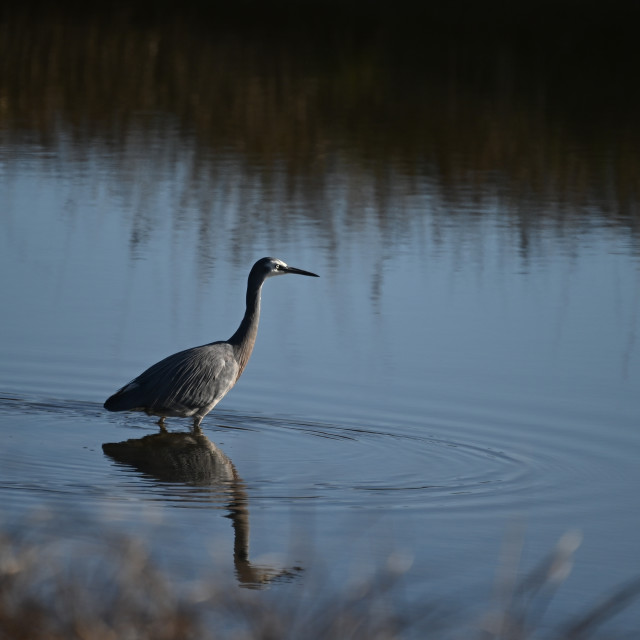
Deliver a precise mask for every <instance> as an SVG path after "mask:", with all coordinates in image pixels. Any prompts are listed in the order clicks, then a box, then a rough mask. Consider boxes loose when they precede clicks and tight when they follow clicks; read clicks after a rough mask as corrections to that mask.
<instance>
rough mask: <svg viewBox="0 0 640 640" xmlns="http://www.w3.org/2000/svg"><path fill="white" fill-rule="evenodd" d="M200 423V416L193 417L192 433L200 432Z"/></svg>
mask: <svg viewBox="0 0 640 640" xmlns="http://www.w3.org/2000/svg"><path fill="white" fill-rule="evenodd" d="M201 422H202V416H194V418H193V430H194V431H202V427H201V426H200V423H201Z"/></svg>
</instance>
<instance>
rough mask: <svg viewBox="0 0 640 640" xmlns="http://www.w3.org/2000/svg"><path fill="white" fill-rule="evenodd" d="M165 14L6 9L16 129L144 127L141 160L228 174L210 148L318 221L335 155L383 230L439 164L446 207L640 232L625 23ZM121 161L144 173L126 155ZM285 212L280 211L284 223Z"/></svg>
mask: <svg viewBox="0 0 640 640" xmlns="http://www.w3.org/2000/svg"><path fill="white" fill-rule="evenodd" d="M196 6H198V5H196ZM354 6H357V5H354ZM192 13H193V12H192ZM213 13H214V14H215V12H213ZM525 13H526V12H525ZM529 13H530V12H529ZM194 15H196V16H197V12H195V14H194ZM307 17H308V16H307ZM423 17H424V16H423ZM155 18H156V19H149V20H133V19H132V18H131V15H130V14H129V13H126V12H124V13H116V14H115V17H113V16H109V17H108V19H107V18H105V15H97V16H92V15H91V14H87V15H83V16H78V15H76V14H73V13H72V14H68V13H60V14H57V13H48V14H47V15H46V18H45V19H43V18H42V17H40V18H39V19H37V20H35V19H33V17H32V14H29V13H28V12H25V13H24V14H21V13H20V11H19V10H17V11H16V12H15V13H14V14H13V15H12V16H11V18H10V19H6V20H5V21H4V22H2V24H1V25H0V70H1V72H0V93H1V98H0V119H1V122H2V125H1V128H0V136H1V137H2V141H3V142H4V144H5V145H6V144H9V145H11V144H14V145H15V144H18V145H19V144H20V143H21V141H22V140H24V139H25V135H26V136H28V137H29V138H30V139H32V138H33V137H34V136H35V137H36V138H37V141H38V142H39V143H40V144H42V145H44V146H45V147H50V148H51V149H52V150H53V151H56V149H57V148H58V145H59V144H60V137H61V135H64V136H66V137H68V138H69V139H70V140H71V141H72V142H73V143H75V144H73V150H72V153H75V154H77V155H78V157H79V159H81V157H82V155H83V153H85V151H86V146H87V144H88V143H90V142H92V143H98V142H101V143H105V144H106V145H107V146H108V148H109V149H111V150H112V151H114V152H115V155H116V156H117V155H118V151H119V150H120V149H121V148H123V147H125V146H127V145H131V144H132V138H133V139H134V140H135V141H137V145H138V148H139V154H140V156H141V157H143V158H144V157H146V158H149V157H150V156H153V158H152V159H153V161H154V162H165V163H166V164H167V168H168V169H169V170H170V167H171V163H173V162H175V154H176V149H177V148H178V147H180V146H182V147H188V148H189V149H190V150H191V152H192V162H191V167H190V176H189V177H188V180H189V181H190V182H191V184H192V185H197V184H202V182H203V180H204V181H207V180H209V181H210V180H214V179H215V177H216V176H215V173H216V170H217V169H216V163H215V162H212V158H214V157H215V158H219V157H220V156H221V155H224V154H226V153H229V152H233V153H235V154H238V157H239V158H242V162H243V165H244V166H243V167H242V170H243V172H244V173H245V174H249V175H254V176H259V177H260V180H261V181H262V184H263V185H265V187H267V188H268V187H269V186H270V185H271V186H272V187H273V188H274V189H280V190H282V200H285V201H303V202H304V204H305V206H304V207H303V210H304V212H305V215H307V216H309V217H310V218H311V219H312V220H321V219H326V217H327V216H330V215H332V214H331V213H330V206H329V205H330V203H329V202H328V200H327V196H326V194H327V191H328V190H329V189H330V188H332V187H333V186H334V185H333V184H332V183H331V182H330V180H334V172H335V168H336V167H339V168H340V170H341V171H342V172H343V174H344V182H345V185H346V188H347V189H348V192H349V196H348V200H349V203H350V210H349V219H350V223H351V224H353V225H354V227H355V228H357V225H358V221H359V220H361V219H363V218H365V217H366V216H368V215H369V214H368V213H367V212H366V211H365V209H366V208H367V207H366V206H363V205H364V203H363V198H362V196H361V194H360V193H359V190H358V185H359V183H360V182H361V178H362V176H366V177H367V178H370V179H372V180H373V181H374V183H375V185H376V187H375V193H374V194H373V195H374V199H375V202H376V205H375V208H376V214H377V217H378V223H379V224H380V226H381V228H382V230H383V231H384V229H385V226H386V225H397V224H398V216H397V215H395V216H393V219H392V220H391V221H390V215H391V214H390V213H389V210H390V209H392V208H393V206H395V205H394V204H392V203H393V189H394V188H395V186H394V185H396V184H397V183H398V178H401V179H402V182H403V190H404V191H405V192H409V193H410V192H411V191H412V190H416V191H417V190H419V189H420V186H419V184H420V181H421V180H424V179H428V180H429V181H430V183H431V184H432V185H433V189H434V191H435V193H437V194H438V198H439V201H440V202H441V206H442V207H443V208H445V209H446V212H445V213H444V215H445V216H450V215H455V212H456V211H457V210H459V209H460V208H461V207H463V206H466V207H467V208H468V203H469V202H474V199H475V201H477V202H480V201H482V200H483V199H486V198H488V197H491V198H499V199H500V200H501V201H502V202H506V203H507V205H508V207H509V209H510V215H511V216H512V217H513V219H514V221H515V223H516V224H517V225H518V226H519V227H520V229H521V233H524V234H525V235H526V234H528V233H530V232H531V230H532V229H535V227H536V226H537V225H538V224H539V221H540V219H541V218H544V219H547V220H551V221H552V222H553V223H555V224H557V225H558V226H559V227H561V228H566V227H567V225H568V226H571V225H573V224H578V225H579V224H580V223H581V220H583V219H584V216H585V215H587V216H588V215H591V213H592V212H593V209H594V208H595V209H597V214H598V215H604V216H605V217H606V218H607V219H608V220H609V221H612V222H614V223H616V224H619V225H621V226H622V227H624V228H628V229H630V230H631V231H632V232H633V233H634V234H637V232H638V227H639V224H638V221H639V218H640V213H639V210H638V200H639V197H640V185H639V181H638V179H637V176H638V175H640V124H639V122H638V119H637V117H636V115H635V114H636V113H637V107H638V106H640V105H639V104H638V103H640V97H639V92H638V90H637V88H635V89H634V87H635V81H634V80H633V78H634V73H630V74H628V75H627V74H625V73H624V69H627V70H629V71H631V70H635V69H636V64H635V63H636V61H635V59H634V58H633V57H632V56H630V54H629V51H630V50H631V49H625V48H624V47H621V46H620V45H619V43H618V46H617V47H613V46H612V43H616V42H618V41H621V40H622V39H623V38H624V37H625V36H624V33H623V34H622V36H620V37H618V38H617V39H616V36H615V32H613V33H612V34H610V35H609V36H608V39H607V38H605V37H604V36H602V33H603V32H602V31H597V30H595V27H596V26H597V25H595V24H591V23H589V22H587V27H585V25H584V24H582V23H580V24H579V25H578V27H577V28H576V30H577V32H579V37H578V36H576V35H575V33H574V34H572V37H570V35H571V34H569V33H568V32H566V33H565V32H562V31H561V29H558V32H557V33H553V34H549V33H541V34H538V35H537V36H536V34H535V33H534V28H533V27H532V29H531V31H532V33H529V34H528V39H527V38H526V39H525V41H524V44H523V43H522V42H520V41H518V37H517V34H516V33H515V32H514V34H512V35H511V36H510V37H506V38H505V37H504V32H506V33H507V34H509V33H510V31H509V25H507V26H506V27H504V26H503V31H502V32H500V33H499V32H498V31H490V32H487V33H486V34H485V35H482V34H481V33H479V32H474V31H473V30H472V29H470V28H469V25H468V24H467V25H466V26H465V29H461V30H460V31H459V32H458V31H456V30H455V29H452V28H451V25H450V24H449V22H448V20H450V18H451V16H450V15H449V16H446V20H445V21H446V22H447V29H445V31H444V32H443V30H442V25H438V24H432V26H431V27H430V28H428V29H427V30H426V31H424V30H421V29H419V28H417V27H415V28H410V27H409V25H407V24H405V25H403V26H399V25H398V24H395V25H394V28H393V29H391V28H388V29H387V28H385V27H384V24H383V22H382V21H380V22H378V23H375V28H369V27H371V25H368V26H367V25H364V26H363V24H362V23H361V22H359V21H357V20H355V21H354V23H353V24H351V27H353V28H351V29H350V28H349V27H350V23H348V22H347V24H346V26H345V25H344V24H343V25H342V29H334V30H331V31H329V32H328V33H325V32H322V29H321V28H316V29H314V28H312V27H309V23H308V21H305V19H304V16H302V17H301V16H298V18H299V19H300V23H296V24H295V25H293V26H291V28H290V29H288V30H287V29H278V30H274V29H273V24H271V25H270V28H269V29H267V28H256V24H252V25H250V27H247V28H243V27H242V26H239V24H238V22H237V21H236V22H234V21H229V20H227V21H225V22H220V21H216V20H215V19H214V18H213V17H212V15H211V14H207V15H206V20H202V21H198V20H197V19H196V20H193V19H186V18H184V17H183V16H181V14H179V13H177V14H175V15H174V14H172V13H168V14H166V15H163V16H162V19H157V16H155ZM192 18H193V15H192ZM512 19H513V20H514V21H515V22H514V25H515V24H519V23H518V20H521V19H522V16H512ZM274 22H275V19H274ZM374 22H375V21H374ZM490 22H491V21H490V20H489V19H486V16H485V22H484V23H483V24H484V27H486V25H487V24H489V23H490ZM544 23H545V21H544V20H543V19H542V18H540V17H539V18H538V22H537V24H544ZM563 24H564V23H563ZM567 24H571V23H570V22H567ZM296 25H297V26H296ZM303 25H307V26H306V27H305V28H302V26H303ZM354 25H355V26H354ZM356 27H357V28H356ZM513 28H514V29H515V26H514V27H513ZM581 28H582V31H580V29H581ZM443 33H444V34H445V35H442V34H443ZM438 34H439V35H438ZM598 34H599V35H598ZM552 36H553V37H552ZM596 36H597V39H596ZM594 48H595V49H596V51H594ZM606 55H608V56H610V57H608V58H607V60H606V61H603V60H602V57H603V56H606ZM169 133H170V134H171V136H177V139H175V140H174V141H173V142H174V147H173V148H171V147H170V146H169V147H165V142H166V141H167V138H168V137H169ZM162 149H164V151H161V150H162ZM156 152H159V153H156ZM115 162H116V164H117V163H118V160H117V159H116V161H115ZM124 175H126V176H128V177H129V179H130V180H132V181H135V180H136V176H135V174H134V175H133V176H132V173H131V167H130V166H128V167H126V169H123V176H124ZM138 178H139V176H138ZM138 181H139V180H138ZM203 200H204V199H203ZM205 204H206V202H204V201H203V205H205ZM277 209H278V210H277V211H274V212H273V215H274V216H276V219H275V220H270V219H267V220H266V223H267V224H269V223H270V222H277V223H278V224H279V225H280V226H282V223H283V222H286V216H287V215H289V213H288V211H287V209H286V208H283V207H278V208H277ZM572 216H573V217H574V218H575V219H572ZM203 224H204V225H206V222H203ZM523 244H524V245H525V246H526V244H527V239H526V238H525V240H524V243H523Z"/></svg>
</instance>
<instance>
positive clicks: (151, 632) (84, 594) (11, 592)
mask: <svg viewBox="0 0 640 640" xmlns="http://www.w3.org/2000/svg"><path fill="white" fill-rule="evenodd" d="M521 543H522V540H521V538H519V537H518V536H514V535H511V536H510V537H508V538H507V540H506V542H505V545H504V551H503V557H502V559H501V561H500V562H499V568H498V572H497V578H496V582H495V585H494V592H495V593H494V603H493V606H492V607H491V609H490V610H489V611H487V612H486V614H484V615H481V616H479V617H478V616H477V614H475V613H471V612H470V611H469V610H468V609H467V608H466V605H465V606H462V607H461V606H460V605H456V603H453V602H445V600H444V599H437V598H434V600H433V601H432V602H420V603H414V605H413V606H407V602H406V600H405V599H404V596H403V590H402V576H403V573H404V572H405V571H406V570H407V569H408V567H409V564H407V563H405V562H403V561H402V559H401V558H400V560H398V558H397V557H395V556H393V555H392V556H391V557H390V558H389V560H388V562H387V563H386V566H384V567H381V568H380V570H378V571H376V572H375V573H374V574H373V575H369V577H368V578H367V579H365V580H359V581H355V582H354V583H352V584H349V585H346V586H345V587H344V589H342V590H340V591H339V592H338V593H327V591H328V590H327V589H324V590H323V589H320V590H319V591H318V594H321V595H318V594H317V593H316V591H315V586H318V585H315V586H312V585H310V584H305V583H304V581H302V582H300V583H299V584H296V587H295V588H296V593H299V596H300V597H299V598H297V597H296V598H291V590H289V591H288V594H289V595H288V596H285V597H282V595H279V592H278V590H277V589H272V590H271V591H270V592H269V591H263V592H256V591H247V590H242V589H238V588H236V587H235V585H232V584H228V583H225V581H224V580H220V581H216V580H214V579H212V578H209V579H204V580H199V581H196V582H193V583H190V584H184V583H177V582H175V581H173V580H172V579H171V578H170V577H169V575H167V574H166V573H163V572H162V571H161V570H160V569H159V568H158V567H157V566H156V564H155V563H154V562H153V561H152V559H151V557H150V555H149V553H148V551H147V549H146V547H145V545H144V544H143V543H141V542H140V541H139V540H136V539H131V538H124V537H110V538H109V537H108V536H106V535H104V536H103V538H102V539H101V540H94V541H92V542H91V543H86V544H80V545H78V544H75V543H74V544H69V543H65V542H63V541H60V540H58V541H50V542H43V541H42V537H41V536H34V535H33V532H32V530H28V529H26V528H25V529H22V530H21V529H20V528H14V529H13V530H12V531H5V532H3V533H2V534H0V638H2V639H3V640H27V639H28V640H38V639H41V638H42V639H44V638H46V639H47V640H63V639H64V640H74V639H78V640H79V639H82V640H85V639H91V640H112V639H115V638H117V639H118V640H126V639H132V640H133V639H135V640H146V639H149V640H151V639H153V640H178V639H180V640H188V639H191V638H193V639H196V638H197V639H199V640H207V639H209V638H233V639H236V638H241V639H252V640H253V639H255V640H270V639H276V638H277V639H280V638H282V639H289V638H290V639H294V638H308V639H315V638H317V639H318V640H319V639H329V638H340V639H345V638H363V639H365V638H366V639H367V640H388V639H395V638H418V637H419V638H426V639H429V638H439V639H440V638H443V639H444V638H447V639H448V638H452V639H453V638H477V639H478V640H524V639H527V638H553V639H554V640H587V639H596V638H607V639H608V640H610V639H611V638H623V637H625V636H623V635H615V634H614V635H612V633H611V631H610V630H608V631H607V630H606V629H607V627H606V623H607V622H610V621H611V618H613V616H614V615H615V614H616V613H617V612H618V611H620V610H621V609H623V608H625V607H627V606H629V605H631V604H632V603H635V602H637V599H638V596H639V595H640V579H635V580H633V581H630V582H629V583H628V584H625V585H623V586H621V587H620V588H619V589H618V590H617V591H615V592H614V593H610V594H607V595H606V597H605V598H603V599H602V601H601V602H600V603H597V604H596V605H595V606H592V607H591V608H590V609H589V610H588V611H586V612H584V613H583V614H582V615H580V616H579V617H577V618H574V619H570V620H567V621H566V623H564V624H563V625H561V627H559V628H557V629H554V630H548V627H545V626H544V611H545V609H546V607H547V606H548V604H549V602H550V601H551V599H552V598H553V594H554V593H555V591H556V590H557V589H558V588H560V586H561V585H562V583H563V581H564V579H565V578H566V577H567V576H568V574H569V573H570V570H571V564H572V561H573V553H574V551H575V550H576V548H577V546H578V545H579V543H580V536H579V535H578V534H575V533H570V534H567V535H565V536H564V537H563V538H562V539H561V540H560V541H559V543H558V544H557V546H556V548H555V549H553V551H552V552H551V553H550V554H549V556H548V557H547V558H545V559H544V560H543V561H541V562H540V563H539V564H538V565H537V566H536V567H535V568H534V569H533V570H532V571H531V572H530V573H528V574H526V575H524V576H522V575H521V574H520V568H519V553H520V550H521ZM320 586H321V585H320ZM435 591H436V589H434V592H435ZM407 612H409V613H407ZM603 625H604V627H603ZM614 628H615V626H614ZM627 637H628V636H627Z"/></svg>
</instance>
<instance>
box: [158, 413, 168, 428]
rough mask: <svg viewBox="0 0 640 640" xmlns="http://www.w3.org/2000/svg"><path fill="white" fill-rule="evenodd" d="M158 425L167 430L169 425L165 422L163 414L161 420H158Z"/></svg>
mask: <svg viewBox="0 0 640 640" xmlns="http://www.w3.org/2000/svg"><path fill="white" fill-rule="evenodd" d="M158 425H159V426H160V430H161V431H166V430H167V425H166V424H165V423H164V416H162V417H161V418H160V420H158Z"/></svg>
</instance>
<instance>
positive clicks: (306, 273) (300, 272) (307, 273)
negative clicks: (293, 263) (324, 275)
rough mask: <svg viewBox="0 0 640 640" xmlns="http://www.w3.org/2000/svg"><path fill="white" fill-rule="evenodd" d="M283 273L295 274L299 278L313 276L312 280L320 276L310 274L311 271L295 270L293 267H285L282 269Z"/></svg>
mask: <svg viewBox="0 0 640 640" xmlns="http://www.w3.org/2000/svg"><path fill="white" fill-rule="evenodd" d="M284 271H285V273H297V274H298V275H299V276H313V277H314V278H319V277H320V276H319V275H318V274H317V273H311V271H303V270H302V269H296V268H295V267H290V266H289V265H287V266H286V267H285V268H284Z"/></svg>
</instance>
